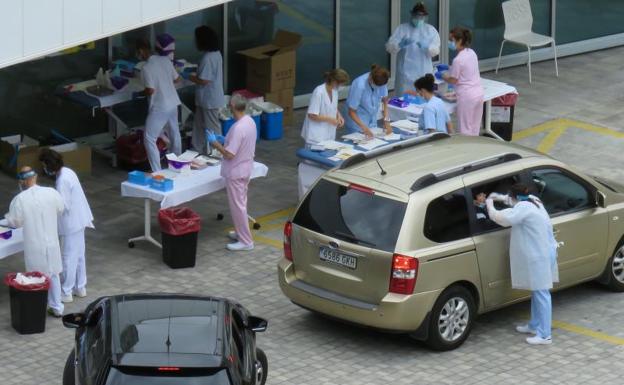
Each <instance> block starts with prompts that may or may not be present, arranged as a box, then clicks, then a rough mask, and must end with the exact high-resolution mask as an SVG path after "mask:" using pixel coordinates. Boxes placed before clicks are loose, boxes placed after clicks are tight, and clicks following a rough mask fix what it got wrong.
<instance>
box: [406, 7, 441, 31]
mask: <svg viewBox="0 0 624 385" xmlns="http://www.w3.org/2000/svg"><path fill="white" fill-rule="evenodd" d="M418 2H419V1H416V0H414V1H409V0H402V1H401V23H409V22H410V20H411V18H412V15H411V12H412V8H414V5H416V3H418ZM422 2H423V3H424V4H425V7H426V8H427V12H429V16H428V17H427V23H428V24H431V25H433V26H434V27H435V28H436V29H438V24H439V20H440V17H439V16H438V8H439V3H440V2H439V0H424V1H422Z"/></svg>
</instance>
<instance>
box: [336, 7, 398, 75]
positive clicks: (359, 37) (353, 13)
mask: <svg viewBox="0 0 624 385" xmlns="http://www.w3.org/2000/svg"><path fill="white" fill-rule="evenodd" d="M389 36H390V1H389V0H368V1H361V0H341V1H340V67H341V68H343V69H344V70H345V71H347V72H348V73H349V75H350V76H351V78H352V79H354V78H356V77H358V76H359V75H362V74H363V73H366V72H368V71H369V70H370V67H371V65H372V64H379V65H382V66H385V67H387V68H389V66H390V55H388V53H387V52H386V47H385V44H386V41H387V40H388V37H389Z"/></svg>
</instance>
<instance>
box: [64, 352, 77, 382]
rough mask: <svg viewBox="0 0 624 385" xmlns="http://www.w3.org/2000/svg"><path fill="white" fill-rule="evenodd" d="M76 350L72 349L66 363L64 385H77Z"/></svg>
mask: <svg viewBox="0 0 624 385" xmlns="http://www.w3.org/2000/svg"><path fill="white" fill-rule="evenodd" d="M75 354H76V353H75V350H74V349H73V348H72V350H71V352H69V356H67V361H65V369H63V385H75V384H76V364H75V362H76V356H75Z"/></svg>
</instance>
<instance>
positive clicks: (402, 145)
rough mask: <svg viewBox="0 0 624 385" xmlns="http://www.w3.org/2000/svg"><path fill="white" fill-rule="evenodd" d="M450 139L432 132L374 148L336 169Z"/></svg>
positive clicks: (357, 155)
mask: <svg viewBox="0 0 624 385" xmlns="http://www.w3.org/2000/svg"><path fill="white" fill-rule="evenodd" d="M450 137H451V136H450V135H449V134H447V133H444V132H434V133H433V134H429V135H423V136H419V137H416V138H412V139H407V140H403V141H401V142H397V143H395V144H389V145H387V146H383V147H378V148H376V149H374V150H371V151H367V152H363V153H359V154H356V155H353V156H352V157H350V158H348V159H345V160H344V161H343V162H342V164H341V165H340V167H338V168H339V169H341V170H342V169H345V168H347V167H351V166H353V165H355V164H358V163H362V162H364V161H365V160H368V159H373V158H375V157H377V156H380V155H385V154H389V153H391V152H395V151H399V150H403V149H406V148H410V147H414V146H418V145H419V144H424V143H431V142H434V141H436V140H440V139H445V138H450Z"/></svg>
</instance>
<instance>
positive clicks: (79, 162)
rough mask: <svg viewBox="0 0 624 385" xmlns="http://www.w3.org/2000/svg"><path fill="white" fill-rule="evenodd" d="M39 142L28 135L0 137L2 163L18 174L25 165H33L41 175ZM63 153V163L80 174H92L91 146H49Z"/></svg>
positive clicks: (9, 171)
mask: <svg viewBox="0 0 624 385" xmlns="http://www.w3.org/2000/svg"><path fill="white" fill-rule="evenodd" d="M46 147H47V146H45V147H42V146H39V142H38V141H37V140H35V139H33V138H31V137H29V136H27V135H11V136H5V137H2V138H0V163H1V165H2V169H3V170H4V171H5V172H7V173H8V174H9V175H13V176H15V175H17V172H18V171H19V170H20V169H21V168H22V167H24V166H30V167H33V168H34V169H35V170H36V171H37V172H38V173H39V174H40V175H41V174H42V173H43V167H42V166H41V162H39V153H40V152H41V149H43V148H46ZM49 148H51V149H52V150H54V151H56V152H58V153H60V154H61V155H63V163H65V165H66V166H67V167H69V168H71V169H72V170H74V171H75V172H76V173H77V174H78V175H91V147H89V146H87V145H84V144H78V143H67V144H61V145H58V146H52V147H49Z"/></svg>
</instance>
